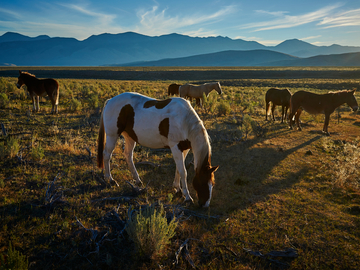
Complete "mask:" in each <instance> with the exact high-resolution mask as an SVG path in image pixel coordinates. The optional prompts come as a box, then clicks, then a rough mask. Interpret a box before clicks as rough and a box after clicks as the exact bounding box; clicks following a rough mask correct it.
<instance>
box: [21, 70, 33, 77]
mask: <svg viewBox="0 0 360 270" xmlns="http://www.w3.org/2000/svg"><path fill="white" fill-rule="evenodd" d="M21 75H25V76H30V77H34V78H36V77H35V75H34V74H31V73H29V72H26V71H21Z"/></svg>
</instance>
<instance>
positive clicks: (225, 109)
mask: <svg viewBox="0 0 360 270" xmlns="http://www.w3.org/2000/svg"><path fill="white" fill-rule="evenodd" d="M217 112H218V115H219V116H221V115H228V114H229V113H230V112H231V107H230V104H229V102H227V101H225V100H221V101H220V103H219V104H218V105H217Z"/></svg>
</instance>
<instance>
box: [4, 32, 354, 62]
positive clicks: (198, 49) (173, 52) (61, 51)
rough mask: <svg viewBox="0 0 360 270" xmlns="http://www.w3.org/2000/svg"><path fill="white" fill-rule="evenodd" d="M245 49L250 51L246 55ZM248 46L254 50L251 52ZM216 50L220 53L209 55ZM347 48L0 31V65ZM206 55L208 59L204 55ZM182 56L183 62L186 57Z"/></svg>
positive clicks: (262, 56) (290, 54)
mask: <svg viewBox="0 0 360 270" xmlns="http://www.w3.org/2000/svg"><path fill="white" fill-rule="evenodd" d="M239 51H242V53H240V52H239ZM245 51H248V52H249V54H248V55H246V53H244V52H245ZM250 51H256V53H255V52H250ZM262 51H272V52H273V53H270V52H267V53H265V52H262ZM219 52H222V54H221V55H214V54H215V53H219ZM349 52H360V47H344V46H340V45H332V46H315V45H312V44H309V43H306V42H304V41H301V40H297V39H292V40H287V41H284V42H282V43H280V44H279V45H277V46H273V47H267V46H264V45H262V44H260V43H258V42H255V41H245V40H242V39H230V38H228V37H221V36H218V37H190V36H186V35H180V34H175V33H173V34H169V35H162V36H154V37H151V36H146V35H141V34H138V33H134V32H126V33H121V34H108V33H104V34H100V35H93V36H90V37H89V38H87V39H85V40H82V41H79V40H77V39H75V38H63V37H54V38H51V37H49V36H46V35H42V36H38V37H34V38H31V37H27V36H24V35H21V34H18V33H12V32H8V33H5V34H4V35H2V36H0V65H17V66H104V65H114V64H116V65H124V64H126V63H134V62H138V63H139V62H140V63H142V62H144V61H146V62H151V61H159V60H161V59H164V60H161V61H165V62H167V63H168V62H170V61H171V59H174V58H185V57H191V56H198V58H197V59H196V60H194V59H191V61H194V63H193V65H195V64H196V61H197V62H198V63H200V62H201V63H204V64H206V65H215V63H216V62H217V61H215V60H218V59H220V58H221V59H222V60H221V62H220V63H219V64H221V65H225V64H226V63H227V64H228V65H247V66H249V65H263V64H264V63H269V62H273V63H280V62H281V63H282V62H284V61H290V60H291V59H292V60H300V59H297V57H302V58H303V57H311V56H316V55H321V54H341V53H349ZM232 54H236V55H239V56H236V58H235V59H231V57H234V56H231V55H232ZM240 54H241V56H240ZM285 55H286V56H285ZM207 57H209V59H207V60H206V59H205V58H207ZM219 57H220V58H219ZM290 58H291V59H290ZM245 60H246V61H245ZM177 61H180V60H179V59H178V60H177ZM181 61H183V62H185V63H186V62H188V61H189V59H182V60H181ZM165 62H164V63H165ZM212 63H213V64H212ZM236 63H238V64H236Z"/></svg>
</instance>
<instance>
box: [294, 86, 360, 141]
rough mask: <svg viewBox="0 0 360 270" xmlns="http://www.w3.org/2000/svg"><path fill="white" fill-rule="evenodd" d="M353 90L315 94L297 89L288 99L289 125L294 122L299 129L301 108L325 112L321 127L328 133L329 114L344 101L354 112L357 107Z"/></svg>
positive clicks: (314, 112)
mask: <svg viewBox="0 0 360 270" xmlns="http://www.w3.org/2000/svg"><path fill="white" fill-rule="evenodd" d="M354 94H355V90H343V91H337V92H329V93H327V94H322V95H320V94H315V93H310V92H306V91H298V92H296V93H295V94H293V95H292V96H291V99H290V115H289V125H290V128H291V129H292V125H293V124H294V119H293V118H294V116H295V122H296V124H297V126H298V128H299V130H301V126H300V120H299V119H300V115H301V112H302V110H305V111H307V112H308V113H311V114H322V113H323V114H325V122H324V127H323V133H325V134H327V135H330V133H329V131H328V125H329V120H330V114H332V113H333V112H334V111H335V109H336V108H337V107H339V106H340V105H342V104H344V103H346V104H347V105H349V107H351V108H352V110H353V111H354V112H355V111H356V110H357V109H358V103H357V101H356V98H355V96H354Z"/></svg>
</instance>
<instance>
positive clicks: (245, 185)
mask: <svg viewBox="0 0 360 270" xmlns="http://www.w3.org/2000/svg"><path fill="white" fill-rule="evenodd" d="M286 132H287V131H285V130H284V128H282V129H278V130H277V132H275V133H273V135H272V136H267V137H266V138H254V139H252V140H248V141H245V142H241V143H235V144H231V145H229V146H227V147H224V146H220V147H221V150H220V151H219V150H217V149H219V146H218V145H216V143H214V144H213V156H212V163H213V164H214V165H220V167H219V170H218V171H217V172H216V173H215V178H216V184H215V187H214V191H213V198H212V201H211V204H210V207H211V212H212V213H213V214H215V215H217V214H218V215H224V214H225V215H230V214H231V213H232V212H234V211H237V210H241V209H246V208H247V207H249V206H250V205H252V204H254V203H257V202H260V201H264V200H266V198H268V196H270V195H273V194H277V193H279V192H281V191H282V190H285V189H288V188H290V187H292V186H294V185H295V184H296V183H297V182H298V181H299V179H300V178H301V176H302V175H304V174H306V173H307V172H308V170H309V169H310V168H309V167H308V166H306V165H304V166H301V167H300V166H299V167H295V166H296V165H295V162H294V165H292V166H290V167H289V166H288V164H282V163H283V162H287V161H286V159H287V158H288V157H289V156H290V155H292V154H293V153H295V152H296V151H299V150H301V149H306V148H309V146H310V145H312V144H313V143H314V142H316V141H318V140H319V139H320V138H322V137H323V136H322V135H317V134H314V135H313V136H311V137H312V138H310V139H308V140H306V141H303V142H301V143H298V144H296V145H295V146H294V147H291V148H288V146H287V145H281V144H280V145H277V146H274V145H269V146H267V144H266V143H267V142H268V141H269V139H271V138H276V136H277V135H278V134H279V133H286ZM258 145H260V146H258ZM307 155H311V151H303V153H300V158H304V159H306V157H307ZM298 157H299V156H298ZM289 162H293V161H292V159H290V161H289ZM274 170H276V172H275V171H274ZM199 211H204V210H201V209H200V210H199Z"/></svg>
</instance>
